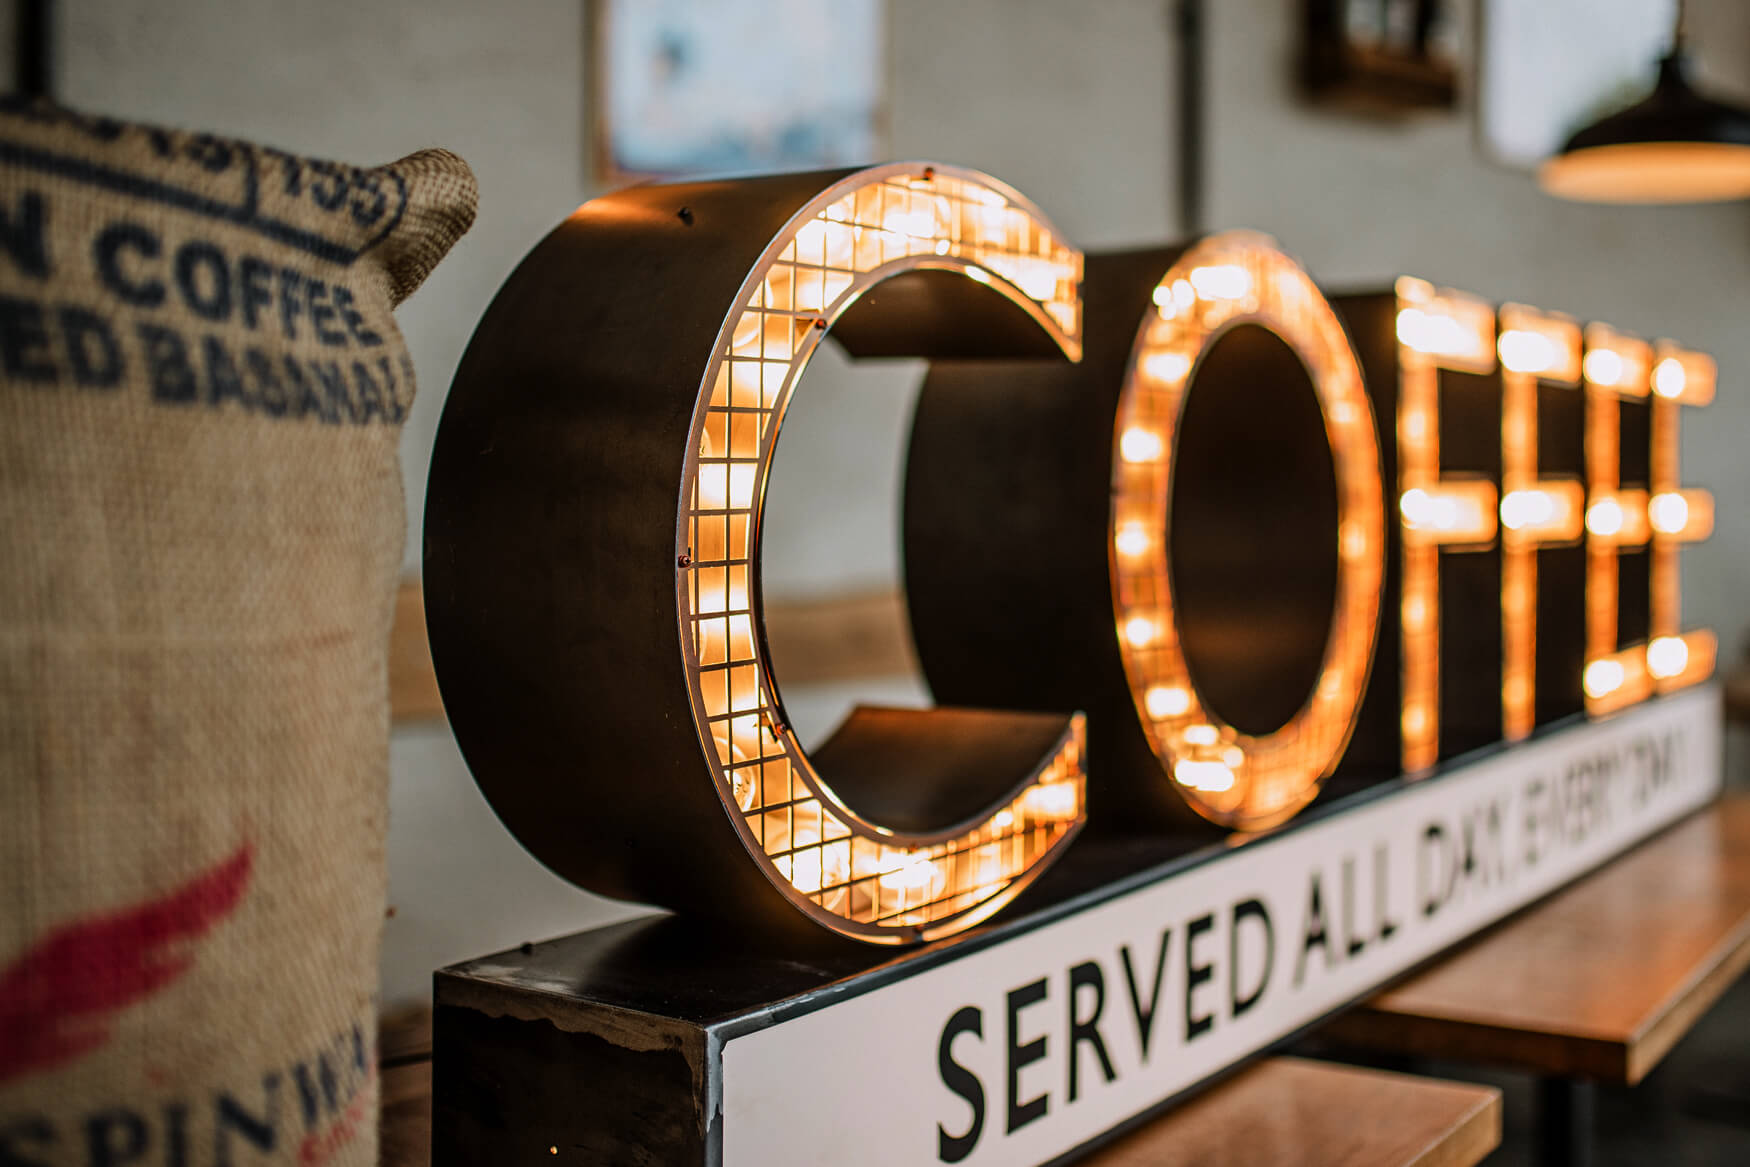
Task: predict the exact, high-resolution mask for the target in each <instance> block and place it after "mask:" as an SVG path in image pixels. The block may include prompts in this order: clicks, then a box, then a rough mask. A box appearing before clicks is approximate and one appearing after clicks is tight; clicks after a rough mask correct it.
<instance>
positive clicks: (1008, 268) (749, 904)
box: [426, 165, 1085, 943]
mask: <svg viewBox="0 0 1750 1167" xmlns="http://www.w3.org/2000/svg"><path fill="white" fill-rule="evenodd" d="M1081 267H1082V256H1081V253H1080V252H1079V251H1077V250H1075V249H1074V248H1073V247H1071V246H1069V245H1068V244H1066V243H1065V242H1064V241H1063V239H1062V237H1061V236H1060V235H1059V233H1058V232H1057V231H1056V229H1055V228H1054V227H1052V225H1051V224H1050V223H1049V222H1047V221H1046V220H1045V218H1044V217H1043V216H1042V215H1041V214H1040V213H1039V211H1038V210H1037V209H1036V208H1034V207H1033V206H1032V204H1030V203H1029V202H1027V200H1026V199H1024V198H1022V197H1021V196H1020V195H1019V194H1017V193H1016V192H1014V191H1012V190H1010V189H1009V188H1007V187H1005V186H1003V185H1002V184H1000V183H998V182H996V181H995V180H993V179H990V178H987V177H985V176H983V175H980V174H976V173H974V172H971V171H967V170H961V169H957V168H954V167H948V166H927V165H917V166H906V165H891V166H884V167H877V168H875V169H872V170H862V171H841V172H833V173H826V174H807V175H792V176H783V177H776V178H761V179H750V180H746V181H741V182H717V183H692V184H680V185H667V186H645V187H635V188H632V189H630V190H626V191H621V192H619V193H618V194H614V195H610V196H608V197H606V198H602V199H597V200H595V201H593V202H590V203H587V204H585V205H584V206H583V207H581V208H579V210H578V211H577V213H576V214H574V215H573V216H572V217H571V218H570V219H569V220H567V221H566V222H565V223H564V224H562V225H561V226H560V227H559V228H558V229H557V230H556V231H554V232H553V234H552V235H550V236H549V237H548V238H547V240H546V241H545V242H543V243H542V244H541V245H540V247H538V248H537V249H536V250H535V252H534V253H533V254H532V255H531V256H530V257H529V258H528V259H527V260H526V261H525V262H524V263H523V265H522V266H521V267H520V268H519V269H518V270H517V271H516V273H515V274H514V275H513V276H512V277H511V279H510V281H509V283H508V284H507V285H506V287H505V289H504V290H503V291H502V292H501V293H500V295H499V297H498V299H497V301H496V302H495V303H494V304H493V306H492V308H491V310H490V311H489V312H488V313H487V315H486V317H485V319H484V320H483V321H482V322H481V325H480V328H479V331H478V332H477V333H476V335H475V337H474V340H473V342H472V344H471V345H470V347H469V350H468V353H467V356H466V358H465V359H464V361H463V363H462V366H461V369H460V371H459V372H458V374H457V378H456V384H455V387H454V389H453V390H452V392H451V396H450V399H449V403H448V405H447V406H446V409H445V414H444V421H443V427H442V430H441V432H440V434H439V440H438V445H437V448H436V450H435V452H434V456H433V466H432V476H431V486H430V490H429V494H428V503H427V506H428V512H427V513H428V517H427V520H426V540H427V544H428V548H429V549H430V550H429V551H428V558H427V566H426V573H427V574H426V578H427V606H428V612H429V617H428V619H429V623H430V626H431V634H432V648H433V655H434V659H435V661H436V665H437V669H438V674H439V677H440V680H441V682H442V685H443V689H444V698H445V705H446V709H447V711H448V714H449V717H450V721H451V724H452V725H453V727H454V728H455V731H456V736H457V739H458V741H459V742H460V743H461V746H462V749H463V751H464V753H465V754H466V755H467V757H468V760H469V763H470V766H471V767H472V769H473V771H474V774H475V776H476V778H477V779H478V781H479V783H480V786H481V788H482V790H484V791H485V793H486V795H487V797H488V798H489V799H490V800H491V802H492V804H493V807H494V808H495V809H496V810H497V811H498V813H499V815H500V817H502V818H503V819H504V821H505V822H506V824H507V825H508V826H509V827H510V828H511V829H512V830H513V831H514V832H515V833H516V834H517V835H518V837H519V838H520V839H521V840H522V841H523V842H524V844H525V845H527V846H528V847H529V849H530V850H531V851H533V852H534V853H535V854H536V855H537V856H539V857H540V858H541V859H542V860H543V861H544V862H545V863H547V864H548V865H549V866H550V867H552V868H553V869H554V870H556V871H558V872H559V873H560V874H562V875H565V876H566V877H568V878H570V879H572V880H574V881H575V882H577V883H579V884H582V885H584V886H586V887H590V888H593V889H595V890H598V891H603V892H606V893H608V894H612V895H620V896H627V897H632V898H638V899H646V900H651V901H655V902H658V903H663V904H668V905H670V906H676V907H683V908H691V909H693V910H695V911H699V912H703V913H707V914H711V915H716V916H720V917H725V918H731V919H738V920H748V919H752V920H756V921H766V922H768V923H769V924H772V925H775V926H779V927H782V926H784V925H785V924H786V923H788V922H789V921H790V920H792V919H794V918H795V915H796V913H797V912H800V913H801V914H802V915H803V916H806V917H808V918H809V919H812V920H814V921H815V922H817V923H819V924H821V925H824V926H825V927H827V928H829V929H831V930H833V931H835V932H839V933H842V934H844V935H847V936H854V937H856V938H858V939H861V940H866V941H872V942H876V943H900V942H913V941H918V940H927V939H931V938H933V937H936V936H940V935H946V934H948V933H951V932H955V931H959V930H961V929H964V928H966V927H969V926H970V925H972V924H974V923H976V922H978V921H979V920H981V919H984V918H986V917H988V916H989V915H990V914H991V913H993V912H995V911H996V910H998V909H999V908H1000V907H1001V906H1002V905H1003V904H1005V903H1007V902H1008V901H1009V900H1010V899H1012V898H1013V897H1014V896H1015V895H1016V894H1017V893H1018V892H1019V891H1020V890H1021V889H1022V888H1023V887H1024V886H1025V885H1026V884H1027V883H1028V882H1029V881H1031V880H1032V879H1033V878H1034V877H1035V876H1037V875H1038V873H1039V872H1040V871H1041V870H1042V869H1043V867H1044V866H1045V865H1046V864H1047V863H1048V862H1049V861H1050V859H1051V857H1052V856H1053V855H1054V854H1055V853H1056V852H1057V851H1058V850H1059V849H1060V848H1061V847H1062V846H1063V845H1064V844H1065V843H1066V842H1068V841H1069V839H1070V838H1071V836H1072V835H1074V833H1075V832H1076V830H1077V829H1078V828H1079V827H1080V826H1081V824H1082V821H1083V819H1084V805H1083V798H1084V781H1085V773H1084V757H1083V738H1084V729H1083V718H1082V716H1081V714H1080V713H1078V712H1075V711H1074V710H1073V708H1072V709H1069V710H1065V711H1062V712H1060V713H1053V714H1049V715H1029V714H1025V713H1014V712H993V711H989V710H979V711H975V710H942V709H938V710H927V711H921V710H859V711H858V713H857V714H856V715H855V716H854V717H853V718H852V719H851V720H850V721H849V722H848V723H847V724H845V725H844V726H842V727H841V728H840V730H839V732H838V733H837V734H835V735H834V736H833V738H832V739H831V740H829V741H828V742H826V743H825V744H824V745H823V746H822V747H821V748H820V749H819V750H818V751H817V752H816V753H815V755H814V756H813V757H810V756H809V754H808V753H807V752H805V751H804V750H803V749H802V748H801V746H800V745H799V743H798V742H797V741H796V737H795V735H794V733H793V732H792V731H791V730H790V728H789V725H788V724H787V719H786V718H785V716H784V713H783V705H782V701H781V699H780V697H779V694H778V690H777V686H776V684H775V682H774V680H773V677H772V672H771V668H770V662H769V660H768V659H767V654H766V649H765V634H764V630H763V628H762V626H761V621H760V609H761V596H760V589H759V579H758V565H759V553H758V552H759V537H760V536H759V531H760V518H761V508H762V505H763V502H764V498H765V489H766V480H767V475H768V472H769V470H770V466H771V457H772V450H773V448H774V446H775V445H776V443H777V440H778V435H779V431H780V427H781V425H782V422H783V417H784V411H785V408H786V406H787V405H788V403H789V400H790V394H791V392H792V391H793V389H794V388H795V386H796V383H797V381H798V380H799V379H800V377H801V375H802V370H803V369H804V368H805V367H806V365H807V363H808V360H809V357H810V356H811V355H812V354H813V352H814V351H815V349H816V347H817V346H818V345H819V344H820V342H821V340H822V338H823V337H825V336H827V335H832V336H835V337H836V338H837V339H838V340H839V341H840V342H841V343H842V344H843V345H844V346H845V347H846V348H847V349H848V350H849V351H851V352H853V353H855V354H859V355H885V356H894V355H910V356H929V357H961V356H982V357H996V356H1026V357H1030V358H1033V359H1035V360H1055V361H1065V360H1072V361H1073V360H1076V359H1078V358H1079V357H1080V354H1081V332H1082V321H1081V298H1080V291H1079V289H1080V284H1081ZM896 776H901V777H900V781H899V783H897V784H896V782H895V777H896Z"/></svg>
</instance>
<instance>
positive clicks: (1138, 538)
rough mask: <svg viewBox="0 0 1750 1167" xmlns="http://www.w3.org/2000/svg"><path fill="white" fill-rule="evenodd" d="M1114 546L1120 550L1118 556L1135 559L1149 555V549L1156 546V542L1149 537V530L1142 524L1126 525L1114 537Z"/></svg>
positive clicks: (1120, 527)
mask: <svg viewBox="0 0 1750 1167" xmlns="http://www.w3.org/2000/svg"><path fill="white" fill-rule="evenodd" d="M1112 546H1114V547H1116V548H1117V549H1118V554H1120V555H1125V556H1129V557H1131V558H1135V557H1136V556H1138V555H1147V554H1148V551H1149V548H1150V547H1153V546H1154V540H1153V539H1152V538H1150V537H1149V533H1148V528H1147V527H1145V526H1143V525H1142V524H1141V523H1124V524H1122V525H1120V526H1119V528H1118V530H1117V532H1116V533H1115V534H1114V535H1113V536H1112Z"/></svg>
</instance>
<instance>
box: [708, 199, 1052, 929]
mask: <svg viewBox="0 0 1750 1167" xmlns="http://www.w3.org/2000/svg"><path fill="white" fill-rule="evenodd" d="M852 182H853V183H855V185H854V186H852V187H851V188H850V189H846V188H845V186H844V185H843V184H841V185H840V186H839V187H837V188H834V189H833V190H832V191H829V192H827V193H826V194H825V195H823V196H822V197H821V198H819V199H817V200H816V202H815V203H814V204H812V205H811V207H810V208H809V209H808V210H807V211H805V212H804V213H803V214H802V215H800V216H799V217H798V221H797V225H796V227H795V228H794V229H793V230H792V231H791V232H790V234H789V236H788V237H787V238H784V237H780V239H779V240H778V241H775V243H774V245H773V250H772V251H768V253H767V254H768V256H769V257H770V258H769V259H768V260H767V261H766V262H765V264H764V266H763V267H762V268H761V269H760V270H758V271H756V272H755V273H754V275H753V276H752V277H751V278H750V286H751V287H752V289H753V291H752V294H751V296H750V297H749V299H748V301H747V302H746V304H745V305H743V306H742V307H741V308H740V309H739V310H738V311H737V312H736V313H735V314H734V315H733V316H732V318H731V319H730V320H729V321H728V322H727V323H726V325H725V328H724V330H723V338H722V342H721V344H720V347H719V350H718V353H717V355H716V359H715V362H714V365H713V368H712V370H711V372H710V374H709V376H708V377H707V380H706V384H708V385H709V386H710V390H709V399H708V401H707V402H706V403H705V408H704V410H703V411H702V413H701V414H700V416H699V420H698V422H697V425H696V428H695V433H694V441H695V442H696V443H697V448H698V457H697V463H696V470H695V472H694V473H693V475H692V478H691V480H690V481H689V482H688V483H687V485H686V488H685V493H684V494H683V498H684V499H685V500H686V501H685V503H684V504H683V511H682V524H683V526H682V531H683V538H684V539H685V541H686V550H685V554H684V557H683V558H682V560H681V562H682V564H683V568H682V571H681V577H682V580H681V601H682V612H683V620H684V621H685V630H686V631H687V633H688V634H689V639H690V643H691V645H692V647H693V650H694V655H695V658H696V661H695V663H696V668H695V671H694V676H693V683H694V698H695V702H696V708H697V709H698V710H699V711H700V713H701V714H702V720H701V729H702V730H703V731H704V734H705V737H706V740H707V741H708V743H709V749H710V751H711V753H712V756H713V757H714V760H715V762H716V774H717V778H718V781H719V783H720V787H721V789H722V790H723V791H724V792H725V793H726V794H727V796H728V798H729V800H730V801H732V802H733V804H734V805H735V807H736V808H737V809H738V810H739V812H740V813H741V815H742V817H743V819H744V821H745V824H746V827H747V830H748V832H749V834H750V835H751V838H752V841H753V843H754V844H755V845H756V846H757V847H758V848H759V850H760V852H761V853H762V854H763V855H764V856H765V857H766V858H767V860H768V861H769V862H770V864H771V866H772V868H773V869H774V870H775V871H776V873H777V874H778V875H779V876H780V877H781V878H782V879H783V880H784V881H785V882H786V883H787V884H788V885H789V887H790V888H791V889H793V891H794V893H795V897H800V898H801V899H802V900H805V901H806V902H807V903H809V904H811V905H813V906H814V907H815V908H817V909H819V912H820V913H824V914H825V915H827V916H829V917H832V918H833V919H835V920H838V921H843V922H846V923H848V924H849V925H850V926H851V927H850V928H849V929H848V930H851V931H856V932H859V933H860V934H864V935H870V936H874V937H876V938H880V936H881V935H883V934H884V932H894V933H896V932H897V931H898V930H900V929H924V930H930V931H932V932H934V933H935V934H940V933H942V932H945V931H948V930H952V928H953V927H963V926H968V925H970V924H971V923H973V922H975V921H976V920H977V919H980V918H982V917H983V916H984V915H987V914H988V913H989V912H991V911H994V910H995V909H996V908H997V907H998V906H1000V905H1001V903H1003V902H1004V901H1005V900H1006V898H1007V895H1005V893H1010V894H1012V891H1013V890H1016V889H1018V886H1019V885H1018V883H1017V881H1018V880H1019V879H1021V877H1023V876H1025V875H1026V874H1027V873H1029V872H1030V871H1032V870H1033V869H1034V868H1035V867H1036V866H1037V865H1038V863H1039V862H1040V860H1041V859H1042V858H1043V857H1044V856H1045V854H1046V853H1047V852H1049V851H1050V850H1051V849H1052V848H1053V847H1054V846H1056V845H1057V844H1058V843H1059V842H1061V841H1063V840H1064V839H1065V838H1067V836H1068V834H1069V833H1070V832H1071V831H1073V829H1074V828H1075V826H1076V825H1077V824H1078V823H1079V822H1080V821H1081V818H1082V808H1083V804H1084V798H1083V795H1084V776H1083V768H1082V752H1083V728H1082V724H1081V719H1080V718H1079V717H1078V718H1076V719H1075V722H1074V724H1073V726H1072V729H1071V730H1070V732H1069V733H1068V734H1067V735H1066V736H1065V738H1064V740H1063V741H1062V742H1061V743H1060V745H1059V747H1058V749H1057V751H1056V753H1055V754H1054V756H1052V757H1051V758H1050V759H1049V760H1047V761H1046V762H1044V763H1043V764H1042V765H1041V767H1040V769H1039V771H1038V772H1037V774H1036V776H1035V780H1034V781H1033V783H1032V784H1031V785H1030V786H1028V787H1027V789H1025V790H1024V791H1023V792H1022V793H1021V795H1020V796H1019V797H1017V798H1015V799H1014V800H1013V801H1011V802H1010V803H1009V804H1008V805H1006V806H1004V807H1001V808H999V809H997V810H996V811H995V812H994V813H993V814H992V816H991V817H990V818H989V819H987V820H986V821H985V822H984V823H982V824H981V825H980V826H979V827H977V828H976V829H974V830H971V831H969V832H966V833H964V834H962V835H960V836H958V837H956V838H952V839H948V840H945V841H944V840H932V841H927V842H925V841H920V840H917V839H908V838H907V837H905V836H903V835H898V834H895V833H894V832H891V831H887V830H885V829H883V828H882V827H880V826H879V825H877V824H873V823H868V822H865V821H863V820H861V819H860V818H859V817H858V816H857V815H855V814H854V813H852V812H851V811H850V810H849V809H848V808H846V807H845V806H844V805H843V804H842V802H840V801H839V800H838V799H837V798H836V796H835V795H834V794H833V792H832V791H831V790H830V788H829V787H828V786H827V785H826V784H825V783H823V782H822V780H821V778H820V776H819V775H818V774H816V773H815V771H814V770H813V767H812V766H811V765H810V764H809V762H808V759H807V757H806V755H805V754H804V752H803V751H802V749H801V747H800V745H799V743H798V742H797V741H796V739H795V737H794V735H793V734H792V733H791V732H790V730H789V728H788V727H787V726H786V725H785V724H784V723H783V718H782V713H781V705H780V703H779V701H778V700H777V697H776V694H775V692H774V688H773V684H772V681H771V677H770V668H769V664H768V662H767V661H766V660H765V659H764V655H763V654H764V646H763V644H762V638H761V637H760V635H759V633H758V629H759V620H758V613H757V611H756V609H755V604H756V602H757V597H756V589H755V587H754V586H753V576H754V572H755V570H756V564H755V555H756V548H757V545H758V542H757V540H758V523H759V515H760V507H761V504H762V500H763V497H764V492H765V485H766V480H767V475H768V472H769V470H770V463H771V453H772V449H773V446H774V443H775V441H776V438H777V430H778V427H779V425H780V423H781V420H782V417H783V413H784V408H785V405H786V404H787V402H788V399H789V395H790V393H791V391H792V390H793V388H794V386H795V384H796V381H797V379H798V378H799V376H800V374H801V371H802V369H803V367H804V366H805V365H806V363H807V361H808V358H809V356H810V355H811V354H812V352H813V350H814V347H815V346H816V345H817V344H818V343H819V341H820V339H821V338H822V337H823V336H824V335H825V333H826V331H827V330H828V328H829V327H830V325H831V322H832V321H833V320H834V319H836V318H837V316H838V315H839V314H840V313H842V312H843V311H844V309H845V308H846V307H848V306H849V305H850V303H851V302H852V301H853V300H855V298H856V297H857V296H859V295H860V294H862V293H863V292H864V291H865V290H867V289H868V288H870V287H872V286H873V285H875V284H877V283H879V282H880V281H882V280H884V279H887V278H889V277H891V276H893V275H896V274H898V273H900V272H902V271H907V270H913V269H917V268H943V269H947V270H957V271H961V272H963V273H964V274H965V275H966V276H967V277H968V278H970V279H974V280H977V281H978V282H981V283H985V284H988V285H990V286H992V287H993V288H994V289H995V290H996V291H998V292H1000V293H1002V294H1004V295H1006V296H1008V297H1009V298H1010V299H1012V300H1014V301H1015V302H1016V303H1018V304H1020V305H1021V306H1022V307H1023V308H1026V309H1027V310H1028V311H1029V312H1030V313H1032V314H1033V315H1034V317H1035V319H1037V320H1038V321H1039V322H1040V324H1041V326H1042V327H1045V328H1046V329H1047V330H1048V331H1050V332H1051V333H1052V334H1053V336H1054V337H1056V338H1057V340H1058V342H1059V344H1060V345H1062V346H1064V347H1066V348H1069V349H1071V350H1072V351H1074V350H1076V349H1078V348H1079V342H1080V335H1081V317H1080V313H1081V296H1080V283H1081V273H1082V257H1081V253H1080V252H1078V251H1076V250H1074V249H1073V248H1071V247H1069V246H1068V245H1067V244H1065V243H1064V242H1063V241H1062V240H1061V238H1060V237H1059V236H1058V235H1057V234H1056V233H1055V232H1054V231H1053V230H1052V229H1051V227H1050V225H1049V224H1048V223H1046V222H1045V221H1044V220H1043V218H1042V217H1041V216H1040V215H1039V214H1038V212H1037V211H1035V210H1033V209H1032V208H1031V207H1029V206H1027V205H1025V204H1024V203H1022V202H1020V201H1019V200H1018V199H1017V197H1016V196H1014V195H1013V194H1011V193H1009V192H1007V191H1004V190H1002V189H999V188H998V187H996V186H995V185H994V184H991V183H989V182H988V181H987V180H982V179H980V178H979V177H978V176H976V175H974V174H972V173H971V172H966V171H957V170H952V169H950V168H946V167H943V168H936V167H930V168H923V169H917V168H904V167H884V168H879V169H876V170H872V171H866V172H864V173H863V174H861V175H858V176H856V178H855V179H853V180H852ZM895 781H904V775H895Z"/></svg>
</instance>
